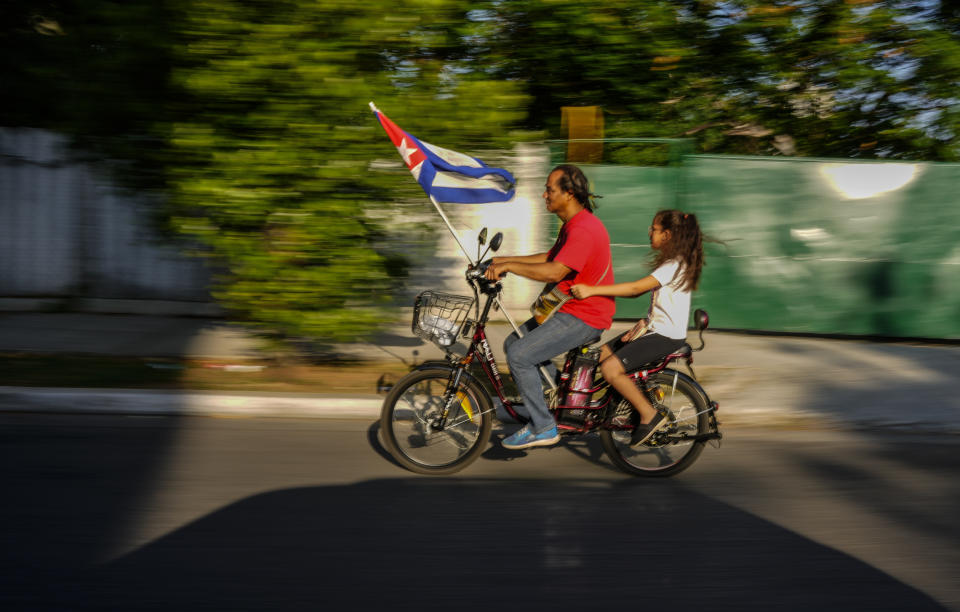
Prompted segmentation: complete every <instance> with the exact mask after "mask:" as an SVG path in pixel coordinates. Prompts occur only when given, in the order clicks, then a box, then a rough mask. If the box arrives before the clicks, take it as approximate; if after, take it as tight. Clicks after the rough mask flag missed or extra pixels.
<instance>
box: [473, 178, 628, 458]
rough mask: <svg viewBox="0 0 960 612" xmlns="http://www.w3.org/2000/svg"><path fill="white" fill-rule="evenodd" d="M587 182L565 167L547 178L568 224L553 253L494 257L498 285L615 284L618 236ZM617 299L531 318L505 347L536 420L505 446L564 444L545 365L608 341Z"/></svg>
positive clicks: (548, 198) (551, 197)
mask: <svg viewBox="0 0 960 612" xmlns="http://www.w3.org/2000/svg"><path fill="white" fill-rule="evenodd" d="M591 196H592V194H591V193H590V187H589V183H588V182H587V177H586V176H585V175H584V174H583V171H581V170H580V168H578V167H576V166H574V165H570V164H563V165H559V166H557V167H556V168H554V169H553V170H552V171H551V172H550V175H549V176H548V177H547V183H546V188H545V190H544V192H543V199H544V202H545V204H546V208H547V211H549V212H552V213H554V214H555V215H557V217H559V218H560V220H561V221H562V222H563V225H562V226H561V227H560V232H559V234H558V235H557V239H556V242H554V244H553V246H552V247H551V248H550V250H549V251H547V252H546V253H538V254H535V255H522V256H512V257H494V258H493V263H492V264H491V265H490V267H489V268H488V269H487V272H486V277H487V278H488V279H490V280H496V279H498V278H500V277H502V276H503V275H505V274H507V273H513V274H516V275H518V276H523V277H524V278H529V279H532V280H535V281H542V282H545V283H556V288H557V289H559V290H560V291H561V292H562V293H564V294H566V295H570V287H571V286H572V285H574V284H577V283H589V284H591V285H610V284H612V283H613V282H614V278H613V266H612V257H611V254H610V236H609V234H608V233H607V229H606V227H604V225H603V223H602V222H601V221H600V219H598V218H597V217H596V216H594V214H593V208H594V206H593V202H592V201H591ZM614 312H615V304H614V299H613V298H610V297H605V296H596V297H591V298H587V299H585V300H569V301H567V302H566V303H565V304H564V305H563V306H562V307H561V308H560V309H559V312H557V313H556V314H554V315H553V316H551V317H550V318H549V319H547V320H546V321H544V322H543V323H542V324H538V323H537V320H536V318H530V319H529V320H527V321H526V322H525V323H524V324H523V325H521V326H520V330H521V331H522V333H523V337H520V336H518V334H516V333H513V334H511V335H510V336H509V337H507V339H506V341H505V342H504V344H503V349H504V352H505V353H506V356H507V363H508V364H509V365H510V372H511V374H512V376H513V379H514V381H515V382H516V384H517V388H518V389H519V391H520V394H521V396H522V397H523V406H524V410H525V412H526V413H527V414H526V416H528V417H529V418H530V423H528V424H527V425H525V426H524V427H523V428H522V429H520V431H518V432H516V433H514V434H513V435H511V436H508V437H507V438H505V439H504V440H503V446H504V448H509V449H521V448H528V447H531V446H551V445H553V444H556V443H557V442H559V441H560V434H559V432H558V431H557V424H556V422H555V421H554V419H553V416H552V415H551V414H550V410H549V408H548V407H547V403H546V400H545V398H544V395H543V385H542V382H541V379H540V372H539V367H540V366H541V365H542V364H549V365H551V366H552V363H551V362H550V360H551V359H552V358H554V357H556V356H557V355H560V354H562V353H565V352H566V351H569V350H570V349H572V348H576V347H577V346H580V345H582V344H586V343H589V342H591V341H594V340H596V339H598V338H599V337H600V334H601V333H602V332H603V330H605V329H609V328H610V326H611V325H612V324H613V314H614Z"/></svg>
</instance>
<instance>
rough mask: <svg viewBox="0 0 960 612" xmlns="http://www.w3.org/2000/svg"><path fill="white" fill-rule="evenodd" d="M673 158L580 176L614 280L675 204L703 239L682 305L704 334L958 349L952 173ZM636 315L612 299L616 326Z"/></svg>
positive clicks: (958, 169)
mask: <svg viewBox="0 0 960 612" xmlns="http://www.w3.org/2000/svg"><path fill="white" fill-rule="evenodd" d="M682 159H683V163H682V165H679V166H678V165H671V164H666V165H660V166H631V165H622V164H601V165H582V167H583V169H584V171H585V172H586V173H587V176H588V178H589V179H590V180H591V183H592V184H593V190H594V192H595V193H599V194H601V195H603V196H604V197H603V198H602V199H601V200H599V204H600V207H599V209H598V211H597V214H598V216H599V217H600V218H601V219H602V220H603V221H604V223H605V224H606V226H607V229H608V230H609V232H610V236H611V243H612V245H613V246H612V248H613V256H614V272H615V274H616V277H617V280H618V281H627V280H633V279H637V278H641V277H643V276H645V275H646V274H648V273H649V265H648V261H649V255H650V249H649V239H648V236H647V227H648V226H649V225H650V221H651V220H652V217H653V214H654V213H655V212H656V211H657V210H659V209H661V208H673V207H678V208H682V209H683V210H685V211H690V212H694V213H696V214H697V216H698V218H699V219H700V222H701V226H702V228H703V230H704V231H705V232H706V234H707V235H708V236H709V237H710V238H712V239H713V240H715V242H708V243H707V244H706V247H705V251H706V260H707V266H706V268H704V273H703V278H702V282H701V287H700V289H699V291H698V292H697V293H696V294H695V296H694V307H703V308H706V309H708V310H709V311H710V315H711V321H712V324H713V325H714V326H715V327H718V328H724V329H745V330H757V331H772V332H793V333H814V334H843V335H861V336H889V337H904V338H941V339H960V279H958V276H960V274H958V272H960V206H958V205H957V204H956V203H955V202H954V197H953V194H954V193H956V192H957V191H958V188H960V165H956V164H934V163H909V162H897V163H892V162H857V161H851V160H841V159H801V158H776V157H736V156H709V155H686V156H683V158H682ZM552 161H553V162H557V161H558V160H557V158H556V156H554V158H553V160H552ZM648 307H649V298H648V297H641V298H639V299H635V300H630V299H618V300H617V318H619V319H633V318H638V317H641V316H643V315H645V314H646V312H647V308H648Z"/></svg>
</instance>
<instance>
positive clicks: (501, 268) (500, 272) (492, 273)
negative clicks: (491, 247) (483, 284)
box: [484, 258, 507, 281]
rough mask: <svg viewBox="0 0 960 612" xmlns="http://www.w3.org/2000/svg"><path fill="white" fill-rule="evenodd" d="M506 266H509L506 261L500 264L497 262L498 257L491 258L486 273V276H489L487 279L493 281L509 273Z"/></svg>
mask: <svg viewBox="0 0 960 612" xmlns="http://www.w3.org/2000/svg"><path fill="white" fill-rule="evenodd" d="M506 267H507V264H505V263H499V264H498V263H496V258H494V259H492V260H490V265H488V266H487V270H486V272H485V273H484V276H485V277H486V278H487V280H491V281H496V280H500V279H501V278H503V277H504V276H506V274H507V271H506V269H505V268H506Z"/></svg>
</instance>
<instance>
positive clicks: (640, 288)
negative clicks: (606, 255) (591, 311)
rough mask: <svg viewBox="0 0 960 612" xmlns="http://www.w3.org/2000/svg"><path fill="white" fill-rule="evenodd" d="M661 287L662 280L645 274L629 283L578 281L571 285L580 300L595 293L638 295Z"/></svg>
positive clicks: (618, 295)
mask: <svg viewBox="0 0 960 612" xmlns="http://www.w3.org/2000/svg"><path fill="white" fill-rule="evenodd" d="M659 287H660V281H658V280H657V279H655V278H654V277H653V276H652V275H651V276H644V277H643V278H641V279H640V280H635V281H630V282H629V283H616V284H614V285H585V284H583V283H578V284H576V285H573V286H572V287H570V293H572V294H573V297H575V298H577V299H578V300H585V299H587V298H588V297H593V296H595V295H606V296H609V297H637V296H638V295H642V294H644V293H646V292H647V291H653V290H654V289H657V288H659Z"/></svg>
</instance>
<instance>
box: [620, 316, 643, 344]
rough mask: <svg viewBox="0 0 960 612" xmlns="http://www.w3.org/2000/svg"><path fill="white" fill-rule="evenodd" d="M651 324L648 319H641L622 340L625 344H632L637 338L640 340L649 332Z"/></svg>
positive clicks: (621, 337)
mask: <svg viewBox="0 0 960 612" xmlns="http://www.w3.org/2000/svg"><path fill="white" fill-rule="evenodd" d="M649 324H650V322H649V321H648V320H647V319H640V320H639V321H637V324H636V325H634V326H633V327H631V328H630V331H628V332H627V333H625V334H623V335H622V336H620V340H622V341H623V342H630V341H632V340H635V339H636V338H639V337H640V336H642V335H643V334H644V332H646V331H647V325H649Z"/></svg>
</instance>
